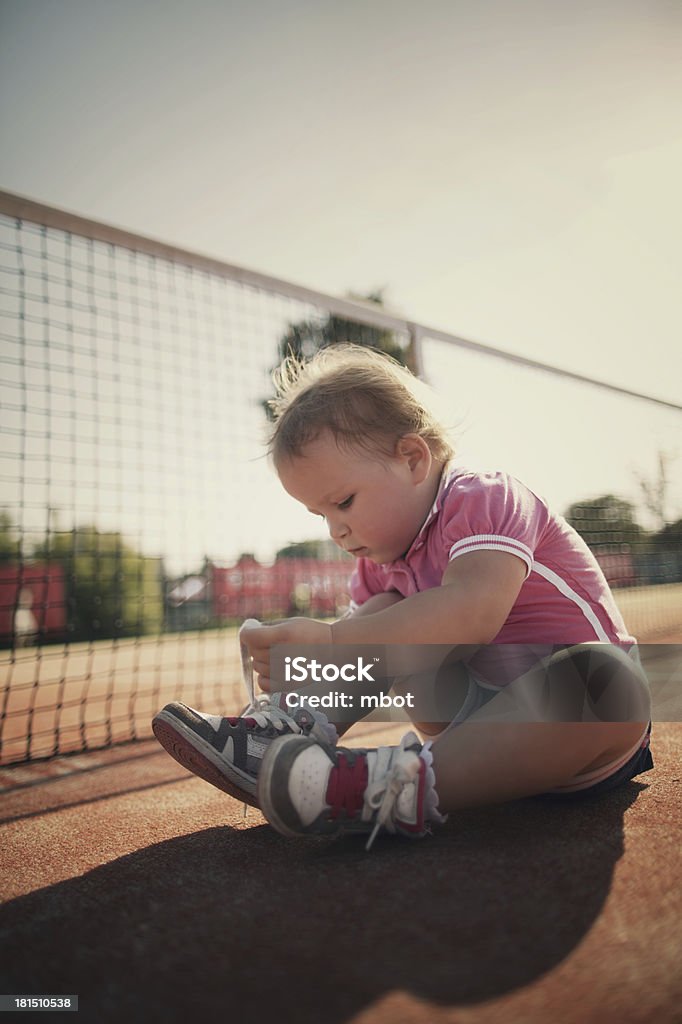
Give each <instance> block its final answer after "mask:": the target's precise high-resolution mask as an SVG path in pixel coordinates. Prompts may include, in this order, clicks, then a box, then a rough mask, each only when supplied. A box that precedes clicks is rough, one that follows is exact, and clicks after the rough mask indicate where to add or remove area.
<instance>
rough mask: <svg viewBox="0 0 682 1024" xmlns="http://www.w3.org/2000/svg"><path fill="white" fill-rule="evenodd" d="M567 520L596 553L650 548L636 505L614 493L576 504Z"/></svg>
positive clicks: (568, 514)
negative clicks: (624, 546)
mask: <svg viewBox="0 0 682 1024" xmlns="http://www.w3.org/2000/svg"><path fill="white" fill-rule="evenodd" d="M565 518H566V519H567V520H568V522H569V523H570V524H571V526H572V527H573V528H574V529H575V530H577V531H578V533H579V534H580V536H581V537H582V538H583V539H584V541H585V542H586V544H588V545H589V547H591V548H596V549H597V550H602V551H606V550H609V549H610V550H613V548H614V546H616V547H622V546H623V545H627V546H628V547H629V549H630V550H631V551H640V550H642V549H643V548H644V547H646V545H647V540H648V534H647V533H646V531H645V530H644V529H643V528H642V527H641V526H640V525H639V523H638V522H637V520H636V518H635V506H634V505H633V504H632V502H630V501H626V500H625V499H623V498H617V497H616V496H615V495H613V494H604V495H602V496H601V497H599V498H592V499H584V500H582V501H576V502H574V503H573V504H572V505H570V506H569V507H568V509H567V511H566V515H565Z"/></svg>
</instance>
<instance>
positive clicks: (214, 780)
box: [152, 694, 338, 807]
mask: <svg viewBox="0 0 682 1024" xmlns="http://www.w3.org/2000/svg"><path fill="white" fill-rule="evenodd" d="M278 698H279V694H272V695H271V697H270V698H269V699H268V698H265V697H263V698H260V699H259V700H257V701H255V702H254V703H253V704H251V705H250V706H249V707H248V708H246V709H245V711H244V712H242V714H241V715H240V716H237V717H229V718H221V717H220V716H219V715H206V714H203V713H202V712H201V711H195V710H194V708H189V707H187V705H186V704H180V703H177V702H175V703H173V704H166V706H165V708H163V710H162V711H159V713H158V714H157V715H156V716H155V717H154V719H153V721H152V729H153V731H154V735H155V736H156V738H157V740H158V741H159V743H160V744H161V746H162V747H163V748H164V750H166V751H167V752H168V753H169V754H170V755H171V757H174V758H175V760H176V761H178V762H179V763H180V764H181V765H182V766H183V768H187V769H188V771H190V772H194V774H195V775H198V776H199V777H200V778H202V779H204V781H205V782H210V784H211V785H212V786H217V788H218V789H222V790H223V792H225V793H229V794H230V796H233V797H235V799H237V800H240V801H242V802H243V803H246V804H250V805H251V807H258V806H259V803H258V797H257V793H256V785H257V781H258V774H259V771H260V767H261V764H262V762H263V755H264V754H265V752H266V750H267V749H268V747H269V746H270V744H271V743H272V741H273V739H275V738H276V737H280V736H284V735H287V734H288V735H291V736H294V735H296V736H300V737H305V736H310V735H312V736H315V737H316V739H317V741H319V742H320V743H322V744H329V743H336V741H337V738H338V737H337V733H336V729H335V728H334V726H333V725H331V724H330V723H329V721H328V719H327V716H326V715H325V714H323V713H322V712H320V711H317V710H315V711H313V710H308V709H306V708H299V709H297V710H296V711H294V712H292V713H291V714H289V713H288V712H287V711H283V710H282V709H281V708H280V707H279V704H278Z"/></svg>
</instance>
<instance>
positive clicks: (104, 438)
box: [0, 193, 682, 764]
mask: <svg viewBox="0 0 682 1024" xmlns="http://www.w3.org/2000/svg"><path fill="white" fill-rule="evenodd" d="M0 334H1V342H2V352H1V356H0V359H1V361H2V371H3V372H2V383H1V385H0V389H1V390H0V395H1V402H2V415H3V428H2V449H1V451H0V477H1V480H2V499H1V501H0V643H1V645H2V650H0V673H1V675H0V764H7V763H12V762H20V761H24V760H31V759H35V758H41V757H49V756H52V755H55V754H58V753H65V752H71V751H83V750H88V749H92V748H96V747H101V746H106V745H109V744H112V743H118V742H124V741H128V740H133V739H139V738H143V737H147V736H149V735H150V726H149V722H150V719H151V716H152V714H153V713H154V712H155V711H156V710H157V709H158V707H159V706H161V705H162V704H163V703H165V702H166V701H167V700H171V699H181V700H185V701H187V702H188V703H191V704H194V705H196V706H199V707H206V708H210V709H211V710H216V711H217V710H220V709H224V710H226V711H230V712H232V713H234V711H235V710H236V708H237V706H238V704H239V701H240V699H241V698H240V695H239V682H238V680H239V665H238V659H237V651H236V628H237V626H238V623H239V622H240V621H241V620H242V619H243V618H245V617H247V616H255V617H258V618H269V617H270V618H272V617H281V616H284V615H288V614H312V615H315V616H319V617H323V616H324V617H326V616H334V615H337V614H339V613H340V612H341V611H342V610H343V609H344V607H345V605H346V603H347V599H348V597H347V585H348V576H349V563H348V562H347V561H343V560H342V559H341V557H340V556H339V555H338V554H337V553H335V552H334V551H333V550H332V548H331V547H330V545H329V544H328V543H325V540H324V537H323V535H322V533H321V532H320V531H321V527H320V526H319V525H317V524H315V523H313V524H311V523H310V521H309V519H308V517H306V516H305V514H303V513H301V511H300V510H298V509H297V508H296V507H294V503H293V502H291V500H290V499H289V498H288V497H287V496H286V495H285V494H284V493H283V492H282V491H281V488H279V486H278V484H277V482H276V480H275V478H274V476H273V474H272V472H271V470H270V469H269V467H268V465H267V463H266V460H265V459H264V457H263V445H262V441H263V438H264V434H265V428H266V416H265V412H264V403H265V401H266V400H267V399H268V398H269V397H270V394H271V382H270V373H271V371H272V369H273V368H274V367H275V366H276V364H277V363H278V361H279V358H280V356H281V353H282V352H283V350H284V348H285V347H286V346H287V345H288V344H292V342H296V344H298V345H299V347H300V350H301V351H302V352H304V353H306V352H310V351H312V350H313V348H314V347H315V346H316V345H318V344H320V343H328V342H330V341H334V340H339V341H342V340H354V341H360V342H363V343H379V344H381V345H382V346H383V347H385V348H389V349H390V350H391V351H394V352H395V354H397V355H398V356H399V357H400V358H402V359H403V361H405V362H406V363H407V364H408V365H411V366H412V367H413V368H415V369H416V370H418V371H419V372H420V373H421V375H422V376H423V377H424V378H425V379H426V380H427V381H429V382H430V383H431V384H432V385H433V387H434V388H435V390H436V392H437V393H438V394H439V395H440V397H441V399H442V400H443V402H444V408H445V415H446V419H447V418H449V419H450V420H451V421H452V424H453V429H454V430H455V431H456V432H457V433H458V435H459V438H460V440H459V448H460V449H461V450H462V452H463V453H464V452H466V453H467V454H468V453H471V456H472V458H475V459H479V460H482V462H483V463H486V464H488V465H490V464H492V463H494V464H495V465H497V464H499V465H502V466H504V468H506V469H509V471H510V472H514V473H516V474H517V475H518V476H520V477H521V478H522V479H524V480H526V481H527V482H529V483H530V484H531V486H535V487H536V488H537V489H538V490H539V491H540V492H541V493H543V494H545V495H546V496H547V498H548V499H549V500H550V501H551V503H552V504H553V505H554V506H555V507H557V508H558V509H559V510H560V511H563V512H564V513H570V515H571V517H572V521H574V522H575V523H576V524H578V525H581V528H582V530H583V532H584V533H585V535H586V536H587V537H588V540H589V542H590V543H591V544H592V546H593V548H594V550H595V551H596V552H597V555H598V557H599V558H600V561H601V562H602V565H603V566H604V568H605V571H606V573H607V576H608V577H609V579H610V580H611V581H612V583H613V585H614V587H616V588H618V589H617V597H618V600H619V602H620V603H621V605H622V608H623V611H624V614H625V615H626V619H627V620H628V624H629V625H630V627H631V628H632V629H633V630H635V631H636V632H638V634H639V635H640V637H641V638H642V639H651V640H661V639H663V640H667V639H675V638H676V639H680V638H682V555H681V554H680V541H679V530H678V532H677V533H675V529H674V527H670V526H667V525H666V518H667V519H670V518H671V517H672V516H673V515H674V514H675V513H676V515H677V516H679V514H680V509H682V491H681V490H680V481H679V480H678V479H676V478H675V475H674V472H673V470H674V468H675V467H674V463H673V460H672V455H671V454H670V443H671V441H670V439H671V438H672V437H674V436H679V429H680V412H681V411H682V410H681V409H680V407H679V406H676V405H674V404H673V403H666V402H662V401H659V400H655V399H650V398H648V397H647V396H641V395H640V396H638V395H636V394H634V393H632V392H626V391H623V390H621V389H618V388H614V387H612V386H610V385H608V384H605V383H600V382H594V381H590V380H588V379H587V378H581V377H578V376H576V375H572V374H567V373H566V372H564V371H561V370H559V369H557V368H554V367H548V366H542V365H540V364H537V363H533V362H532V361H529V360H524V359H521V358H519V357H515V356H513V355H511V354H509V353H504V352H500V351H496V350H494V349H491V348H488V347H486V346H483V345H477V344H474V343H471V342H468V341H466V340H465V339H461V338H455V337H453V336H450V335H446V334H443V333H442V332H438V331H433V330H430V329H429V328H427V327H424V326H421V325H416V324H413V323H409V322H407V321H405V320H404V319H402V318H400V317H397V316H394V315H392V314H390V313H389V312H387V311H386V310H385V309H383V308H382V307H381V306H380V305H377V303H376V302H372V301H361V300H357V299H339V298H334V297H331V296H325V295H321V294H319V293H316V292H313V291H311V290H309V289H306V288H303V287H300V286H297V285H293V284H290V283H287V282H285V281H280V280H275V279H273V278H269V277H267V276H265V275H261V274H257V273H254V272H251V271H247V270H244V269H243V268H238V267H233V266H230V265H228V264H225V263H221V262H219V261H217V260H214V259H211V258H209V257H205V256H201V255H198V254H195V253H190V252H185V251H182V250H178V249H175V248H173V247H170V246H167V245H165V244H163V243H160V242H156V241H153V240H149V239H145V238H142V237H138V236H134V235H131V234H129V233H126V232H123V231H119V230H118V229H115V228H112V227H109V226H107V225H103V224H98V223H95V222H92V221H86V220H84V219H82V218H79V217H77V216H74V215H71V214H67V213H64V212H62V211H59V210H54V209H52V208H49V207H45V206H41V205H39V204H36V203H33V202H30V201H28V200H24V199H22V198H20V197H17V196H12V195H9V194H6V193H2V194H0ZM462 381H464V382H465V386H464V387H463V388H462V387H461V386H460V382H462ZM463 393H464V394H466V396H467V402H464V401H463V400H462V398H461V395H462V394H463ZM469 401H470V403H471V404H470V406H469V405H468V402H469ZM557 410H561V414H560V415H557ZM559 463H560V464H561V469H560V471H558V472H557V471H556V470H555V472H554V473H552V474H550V475H549V476H548V475H547V465H548V464H552V465H554V466H555V467H556V466H557V465H558V464H559ZM638 474H639V475H640V476H641V477H642V478H643V480H644V485H645V486H644V487H643V486H642V481H641V480H640V481H638V479H637V476H638ZM678 476H679V474H678ZM663 484H665V486H663ZM656 488H658V491H660V492H661V494H659V497H658V505H656V501H655V500H654V499H655V498H656V494H657V493H658V492H657V490H656ZM643 497H647V501H646V502H643ZM666 502H667V506H666V504H665V503H666ZM645 505H648V508H647V507H645Z"/></svg>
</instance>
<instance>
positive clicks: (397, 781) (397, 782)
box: [364, 733, 420, 850]
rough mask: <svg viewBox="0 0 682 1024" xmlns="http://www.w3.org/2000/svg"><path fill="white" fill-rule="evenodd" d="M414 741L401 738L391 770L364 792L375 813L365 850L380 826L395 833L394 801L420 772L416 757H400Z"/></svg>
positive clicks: (370, 845) (367, 803)
mask: <svg viewBox="0 0 682 1024" xmlns="http://www.w3.org/2000/svg"><path fill="white" fill-rule="evenodd" d="M415 739H416V737H415V736H414V735H413V734H410V733H407V735H405V736H403V738H402V739H401V741H400V744H399V746H398V749H397V750H396V752H395V754H394V756H393V764H392V766H391V768H390V769H389V770H388V771H387V772H385V773H384V774H383V775H382V777H381V778H379V779H377V780H376V781H375V782H370V783H369V785H368V786H367V789H366V790H365V796H364V801H365V804H366V805H367V807H368V808H369V810H370V812H376V823H375V825H374V828H373V829H372V832H371V834H370V837H369V839H368V840H367V843H366V845H365V850H370V849H371V848H372V844H373V842H374V840H375V839H376V837H377V835H378V834H379V830H380V829H381V827H382V826H383V827H384V828H386V829H387V830H388V831H389V832H395V825H394V824H393V811H394V808H395V804H396V801H397V799H398V797H399V796H400V794H401V793H402V791H403V788H404V787H405V786H406V785H409V784H410V783H412V782H414V780H415V779H416V777H417V775H418V774H419V771H420V763H419V758H418V757H411V758H409V760H408V759H403V758H402V757H401V755H402V754H404V753H405V750H406V748H407V746H408V745H409V744H412V743H414V741H415Z"/></svg>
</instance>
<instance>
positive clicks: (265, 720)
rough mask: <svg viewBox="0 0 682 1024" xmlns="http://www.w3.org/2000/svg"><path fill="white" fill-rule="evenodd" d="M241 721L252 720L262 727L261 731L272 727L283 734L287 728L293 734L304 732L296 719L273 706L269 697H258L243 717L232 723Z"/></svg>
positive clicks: (233, 720) (246, 709)
mask: <svg viewBox="0 0 682 1024" xmlns="http://www.w3.org/2000/svg"><path fill="white" fill-rule="evenodd" d="M240 719H242V720H244V719H250V720H251V721H253V722H255V723H256V725H258V726H260V727H261V729H267V727H268V726H269V725H271V726H273V727H274V728H275V729H276V730H277V732H282V730H283V729H286V728H287V727H288V728H289V729H291V731H292V732H303V730H302V729H301V727H300V726H299V724H298V722H297V721H296V720H295V719H294V718H292V717H291V716H290V715H287V713H286V712H285V711H282V709H281V708H280V707H278V706H277V705H276V704H272V703H271V702H270V700H269V699H268V698H267V697H257V698H256V699H255V700H254V701H252V703H251V704H249V705H248V707H245V708H244V710H243V711H242V713H241V715H237V716H236V717H235V718H230V722H233V723H234V722H238V721H239V720H240Z"/></svg>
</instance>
